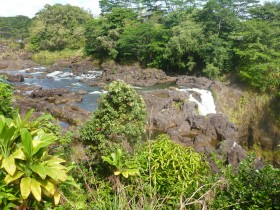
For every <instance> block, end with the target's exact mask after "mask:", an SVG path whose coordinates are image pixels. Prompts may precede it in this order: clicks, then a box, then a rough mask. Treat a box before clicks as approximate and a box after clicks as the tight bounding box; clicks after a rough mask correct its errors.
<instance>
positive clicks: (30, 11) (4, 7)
mask: <svg viewBox="0 0 280 210" xmlns="http://www.w3.org/2000/svg"><path fill="white" fill-rule="evenodd" d="M56 3H61V4H67V3H69V4H71V5H75V6H79V7H82V8H84V9H86V10H90V11H91V12H92V14H93V15H95V16H96V15H98V14H99V13H100V9H99V0H0V16H16V15H25V16H28V17H34V15H35V14H36V13H37V12H38V11H39V10H41V9H43V7H44V5H45V4H50V5H53V4H56Z"/></svg>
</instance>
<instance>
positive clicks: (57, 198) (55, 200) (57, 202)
mask: <svg viewBox="0 0 280 210" xmlns="http://www.w3.org/2000/svg"><path fill="white" fill-rule="evenodd" d="M53 198H54V205H56V206H57V205H58V204H59V201H60V192H59V191H55V193H54V195H53Z"/></svg>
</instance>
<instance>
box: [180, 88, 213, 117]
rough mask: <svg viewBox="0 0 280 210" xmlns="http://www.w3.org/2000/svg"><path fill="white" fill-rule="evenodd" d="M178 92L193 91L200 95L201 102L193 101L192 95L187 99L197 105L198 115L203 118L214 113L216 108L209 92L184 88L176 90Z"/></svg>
mask: <svg viewBox="0 0 280 210" xmlns="http://www.w3.org/2000/svg"><path fill="white" fill-rule="evenodd" d="M178 90H179V91H185V92H190V91H193V92H196V93H199V94H200V98H201V102H199V101H198V100H197V99H195V98H194V97H193V95H192V94H190V98H189V100H190V101H193V102H195V103H196V104H197V105H198V112H199V114H200V115H204V116H205V115H207V114H211V113H213V114H215V113H216V106H215V102H214V98H213V96H212V93H211V91H209V90H202V89H198V88H186V89H178Z"/></svg>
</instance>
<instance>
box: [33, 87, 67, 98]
mask: <svg viewBox="0 0 280 210" xmlns="http://www.w3.org/2000/svg"><path fill="white" fill-rule="evenodd" d="M69 92H70V91H69V90H67V89H64V88H53V89H40V90H35V91H33V93H32V94H31V95H30V96H31V97H32V98H43V97H54V96H62V95H64V94H66V93H69Z"/></svg>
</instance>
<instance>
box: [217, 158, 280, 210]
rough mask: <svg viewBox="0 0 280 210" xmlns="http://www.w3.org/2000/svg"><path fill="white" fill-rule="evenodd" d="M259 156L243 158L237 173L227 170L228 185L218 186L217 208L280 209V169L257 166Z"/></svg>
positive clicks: (230, 168)
mask: <svg viewBox="0 0 280 210" xmlns="http://www.w3.org/2000/svg"><path fill="white" fill-rule="evenodd" d="M254 160H255V157H254V156H251V157H249V158H248V159H246V160H244V161H242V162H241V163H240V165H239V171H238V173H236V172H235V171H234V169H233V167H231V166H228V167H227V168H226V169H225V170H224V175H223V176H224V178H226V180H227V185H225V187H224V188H223V189H218V191H217V193H216V196H215V199H214V203H213V206H212V207H213V209H220V208H223V209H224V208H229V209H280V206H279V203H280V170H279V169H276V168H273V167H272V166H271V165H269V164H265V166H264V167H263V168H261V169H259V170H257V169H255V166H254V165H255V164H254V163H255V162H254Z"/></svg>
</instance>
